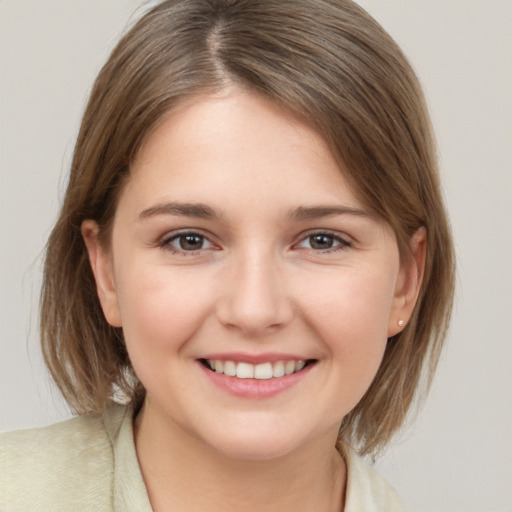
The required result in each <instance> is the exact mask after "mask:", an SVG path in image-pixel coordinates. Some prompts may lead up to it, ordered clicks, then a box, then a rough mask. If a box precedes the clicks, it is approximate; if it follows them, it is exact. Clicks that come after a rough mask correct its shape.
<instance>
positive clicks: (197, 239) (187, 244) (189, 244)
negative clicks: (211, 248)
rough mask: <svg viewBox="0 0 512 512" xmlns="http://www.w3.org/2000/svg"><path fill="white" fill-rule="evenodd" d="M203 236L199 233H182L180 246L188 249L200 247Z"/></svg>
mask: <svg viewBox="0 0 512 512" xmlns="http://www.w3.org/2000/svg"><path fill="white" fill-rule="evenodd" d="M202 245H203V237H202V236H199V235H183V236H181V237H180V248H181V249H184V250H186V251H187V250H188V251H193V250H197V249H200V248H201V246H202Z"/></svg>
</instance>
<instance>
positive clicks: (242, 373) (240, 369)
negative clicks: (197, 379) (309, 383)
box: [207, 359, 306, 380]
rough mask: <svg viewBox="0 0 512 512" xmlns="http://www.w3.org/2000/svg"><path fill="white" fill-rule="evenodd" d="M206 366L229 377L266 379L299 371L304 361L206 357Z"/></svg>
mask: <svg viewBox="0 0 512 512" xmlns="http://www.w3.org/2000/svg"><path fill="white" fill-rule="evenodd" d="M207 363H208V366H209V367H210V369H211V370H213V371H214V372H216V373H223V374H224V375H228V376H230V377H235V376H236V377H238V378H239V379H259V380H267V379H272V378H277V377H283V376H285V375H291V374H292V373H295V372H300V371H301V370H302V369H303V368H304V366H306V361H304V360H298V361H277V362H276V363H274V364H272V363H262V364H256V365H254V364H250V363H235V362H234V361H220V360H218V359H208V360H207Z"/></svg>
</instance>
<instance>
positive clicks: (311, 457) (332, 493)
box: [135, 407, 346, 512]
mask: <svg viewBox="0 0 512 512" xmlns="http://www.w3.org/2000/svg"><path fill="white" fill-rule="evenodd" d="M154 419H155V418H153V417H151V414H150V413H148V411H147V410H146V408H144V407H143V409H142V410H141V412H140V413H139V415H138V416H137V419H136V422H135V444H136V450H137V455H138V458H139V463H140V466H141V470H142V475H143V478H144V481H145V484H146V488H147V490H148V495H149V499H150V502H151V505H152V508H153V510H154V511H155V512H163V511H167V510H180V511H183V512H196V511H201V512H209V511H214V510H215V511H217V510H223V511H225V512H232V511H233V512H234V511H239V510H244V511H246V512H253V511H258V512H259V511H261V510H265V511H266V512H274V511H275V512H277V511H279V512H281V511H282V510H293V511H294V512H302V511H304V512H306V511H311V510H315V511H318V512H324V511H325V512H339V511H341V510H342V509H343V502H344V488H345V481H346V471H345V464H344V461H343V459H342V458H341V456H340V454H339V453H338V452H337V450H336V449H335V448H334V441H332V440H331V439H321V440H316V441H315V442H312V443H308V445H307V446H301V448H300V450H295V451H293V452H292V453H288V454H286V455H284V456H280V457H276V458H271V459H264V460H242V459H237V458H234V457H232V456H229V455H226V454H223V453H220V452H218V451H216V450H215V449H213V448H212V447H210V446H208V445H206V444H205V443H203V442H202V441H201V440H198V439H197V438H195V437H192V436H190V435H189V433H188V432H186V431H184V430H183V429H181V428H180V427H179V426H178V425H176V424H172V423H170V422H165V423H161V422H158V421H154Z"/></svg>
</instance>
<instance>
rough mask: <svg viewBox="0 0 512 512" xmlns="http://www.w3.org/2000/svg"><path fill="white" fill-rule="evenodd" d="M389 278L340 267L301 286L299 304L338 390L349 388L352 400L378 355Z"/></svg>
mask: <svg viewBox="0 0 512 512" xmlns="http://www.w3.org/2000/svg"><path fill="white" fill-rule="evenodd" d="M322 282H323V284H324V286H320V285H321V284H322ZM393 284H394V282H393V281H392V280H390V279H387V280H386V279H382V278H381V277H380V276H379V275H376V274H372V273H363V274H361V273H357V274H356V273H354V274H351V273H350V272H348V271H346V272H343V271H339V272H336V273H333V275H331V276H329V278H325V279H318V278H317V279H315V280H314V284H313V282H312V283H311V286H303V287H302V289H301V296H302V300H301V304H302V305H301V310H302V311H303V314H304V317H305V318H306V321H307V323H308V325H309V328H310V329H312V330H314V332H315V333H316V334H317V336H318V338H319V339H320V341H321V342H322V344H323V346H324V349H325V351H326V353H327V354H328V358H329V360H330V361H331V363H332V365H333V368H334V370H335V371H334V373H333V375H335V378H336V379H338V381H339V383H338V385H339V386H340V389H342V390H343V391H340V392H341V393H345V392H346V393H347V400H348V401H349V402H351V406H354V405H355V404H356V403H357V401H359V399H360V398H361V397H362V395H363V394H364V393H365V391H366V390H367V388H368V387H369V385H370V384H371V381H372V380H373V378H374V376H375V374H376V372H377V370H378V368H379V366H380V363H381V361H382V357H383V355H384V351H385V348H386V344H387V329H388V323H389V317H390V313H391V307H392V303H393V291H394V285H393Z"/></svg>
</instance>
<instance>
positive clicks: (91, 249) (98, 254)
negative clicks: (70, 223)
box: [81, 219, 122, 327]
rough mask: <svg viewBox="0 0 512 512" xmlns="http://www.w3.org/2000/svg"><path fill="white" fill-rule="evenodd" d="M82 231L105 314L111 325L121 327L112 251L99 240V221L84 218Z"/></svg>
mask: <svg viewBox="0 0 512 512" xmlns="http://www.w3.org/2000/svg"><path fill="white" fill-rule="evenodd" d="M81 232H82V237H83V239H84V242H85V245H86V247H87V252H88V254H89V262H90V264H91V269H92V273H93V275H94V280H95V281H96V291H97V293H98V297H99V299H100V303H101V307H102V309H103V314H104V315H105V318H106V320H107V322H108V323H109V324H110V325H112V326H113V327H121V326H122V322H121V314H120V311H119V304H118V300H117V292H116V286H115V281H114V272H113V268H112V256H111V253H110V252H109V251H108V250H106V249H105V247H104V246H103V244H102V243H101V242H100V240H99V226H98V223H97V222H95V221H93V220H90V219H87V220H84V221H83V222H82V226H81Z"/></svg>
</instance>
